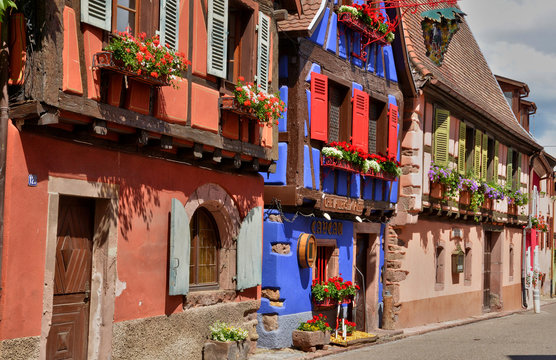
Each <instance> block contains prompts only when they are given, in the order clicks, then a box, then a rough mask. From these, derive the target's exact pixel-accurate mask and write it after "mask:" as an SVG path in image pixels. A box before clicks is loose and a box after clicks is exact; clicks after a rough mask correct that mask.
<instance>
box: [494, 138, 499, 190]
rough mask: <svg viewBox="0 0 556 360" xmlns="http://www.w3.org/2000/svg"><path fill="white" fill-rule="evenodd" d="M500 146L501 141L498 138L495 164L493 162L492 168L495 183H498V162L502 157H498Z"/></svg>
mask: <svg viewBox="0 0 556 360" xmlns="http://www.w3.org/2000/svg"><path fill="white" fill-rule="evenodd" d="M499 147H500V143H499V142H498V140H496V141H495V142H494V164H493V166H492V167H493V170H492V180H494V182H495V183H498V163H499V162H500V160H499V159H500V158H499V157H498V148H499Z"/></svg>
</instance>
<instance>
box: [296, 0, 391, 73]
mask: <svg viewBox="0 0 556 360" xmlns="http://www.w3.org/2000/svg"><path fill="white" fill-rule="evenodd" d="M364 2H365V1H364V0H354V4H362V3H364ZM336 3H337V1H334V4H336ZM383 13H385V11H383ZM327 28H328V36H327ZM346 33H347V34H349V36H345V35H343V34H346ZM339 34H342V35H341V36H340V37H339V38H338V35H339ZM337 39H338V45H337V46H336V41H337ZM309 40H311V41H312V42H313V43H315V44H317V45H319V46H322V47H323V48H324V49H326V50H327V51H329V52H331V53H334V54H335V53H336V50H338V56H339V57H341V58H342V59H348V58H349V60H350V62H351V63H352V64H353V65H355V66H357V67H359V68H363V69H366V70H367V71H368V72H372V73H374V71H375V69H376V74H377V75H378V76H380V77H386V78H388V79H389V80H390V81H394V82H397V81H398V76H397V74H396V67H395V64H394V54H393V52H392V47H391V46H390V45H387V46H383V47H382V49H383V51H384V64H383V60H382V51H380V49H381V47H380V46H378V45H377V44H375V43H373V44H371V45H370V46H368V47H367V48H366V50H367V53H368V57H367V61H366V63H363V62H362V61H361V60H360V59H357V58H356V57H353V56H352V54H351V53H350V52H351V51H352V50H353V52H354V53H355V54H358V55H359V54H360V52H361V49H360V48H361V47H360V42H361V39H360V35H359V34H354V37H353V42H354V44H353V46H352V44H351V30H349V29H346V28H345V27H344V26H343V25H342V24H339V23H338V16H337V14H336V13H334V12H332V13H330V9H329V8H328V7H327V8H325V10H324V14H323V16H322V18H321V20H320V21H319V23H318V24H317V25H316V27H315V30H314V32H313V34H312V35H311V37H310V38H309ZM383 65H384V66H383ZM385 70H386V74H385ZM307 81H309V80H307Z"/></svg>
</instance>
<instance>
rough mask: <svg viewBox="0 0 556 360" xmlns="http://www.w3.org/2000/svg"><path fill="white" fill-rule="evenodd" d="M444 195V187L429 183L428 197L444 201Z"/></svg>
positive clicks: (439, 184)
mask: <svg viewBox="0 0 556 360" xmlns="http://www.w3.org/2000/svg"><path fill="white" fill-rule="evenodd" d="M445 193H446V185H444V184H441V183H431V191H430V196H431V198H434V199H444V194H445Z"/></svg>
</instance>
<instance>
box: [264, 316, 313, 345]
mask: <svg viewBox="0 0 556 360" xmlns="http://www.w3.org/2000/svg"><path fill="white" fill-rule="evenodd" d="M264 316H267V318H263V317H264ZM312 317H313V313H312V312H311V311H307V312H303V313H298V314H291V315H282V316H276V318H277V319H275V318H274V317H273V318H272V322H273V321H274V320H277V322H278V325H277V328H276V324H274V323H272V325H270V324H269V323H270V322H271V319H270V318H268V314H267V315H263V314H257V319H258V320H259V321H258V324H257V332H258V333H259V341H258V343H257V346H258V347H262V348H267V349H281V348H286V347H290V346H292V332H293V331H294V330H295V329H297V327H298V326H299V323H300V322H304V321H307V320H309V319H311V318H312ZM265 322H266V326H267V327H270V328H276V330H273V331H267V330H266V329H265V325H264V324H265Z"/></svg>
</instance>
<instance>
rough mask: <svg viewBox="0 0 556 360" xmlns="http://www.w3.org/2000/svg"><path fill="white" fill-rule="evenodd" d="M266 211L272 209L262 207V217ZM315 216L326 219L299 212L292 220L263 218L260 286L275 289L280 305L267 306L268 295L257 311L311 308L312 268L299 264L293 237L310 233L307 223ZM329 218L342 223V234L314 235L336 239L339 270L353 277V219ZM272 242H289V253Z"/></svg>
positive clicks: (347, 277)
mask: <svg viewBox="0 0 556 360" xmlns="http://www.w3.org/2000/svg"><path fill="white" fill-rule="evenodd" d="M270 213H272V211H270V210H265V219H266V218H267V217H268V214H270ZM274 213H276V212H274ZM284 215H285V216H286V217H287V218H288V219H292V218H293V217H294V215H293V214H284ZM315 220H318V221H326V220H325V219H323V218H314V217H311V218H306V217H303V216H299V217H297V218H296V219H295V221H294V222H293V223H289V222H287V221H286V222H283V223H278V222H271V221H269V220H265V222H264V239H263V276H262V288H263V289H265V288H273V289H279V290H280V300H282V301H283V306H281V307H278V306H271V305H270V302H269V300H268V299H266V298H262V299H261V307H260V309H259V313H261V314H268V313H276V314H278V315H289V314H295V313H301V312H307V311H311V283H312V269H310V268H300V267H299V262H298V259H297V239H298V238H299V236H300V235H301V234H302V233H311V223H312V222H313V221H315ZM333 221H338V222H341V223H342V225H343V232H342V235H327V234H318V236H317V237H318V238H319V239H336V244H337V247H338V249H339V258H338V263H339V272H340V273H341V274H342V277H343V278H344V279H346V280H350V281H353V277H352V276H353V274H352V266H353V223H352V222H349V221H340V220H333ZM276 243H287V244H290V249H291V251H290V253H289V254H287V255H280V254H277V253H274V252H272V245H273V244H276Z"/></svg>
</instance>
